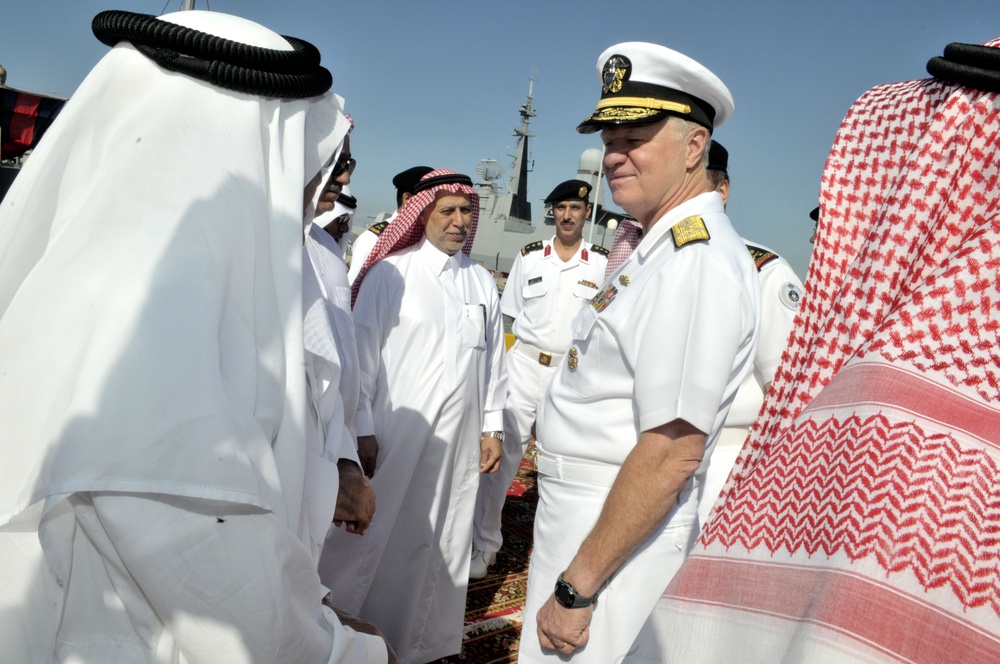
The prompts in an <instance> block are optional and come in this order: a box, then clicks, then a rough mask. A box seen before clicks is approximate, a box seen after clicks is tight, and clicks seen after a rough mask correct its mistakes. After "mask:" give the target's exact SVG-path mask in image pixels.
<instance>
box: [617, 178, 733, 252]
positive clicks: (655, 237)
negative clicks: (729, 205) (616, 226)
mask: <svg viewBox="0 0 1000 664" xmlns="http://www.w3.org/2000/svg"><path fill="white" fill-rule="evenodd" d="M725 211H726V208H725V206H724V205H723V204H722V196H720V195H719V193H718V192H716V191H708V192H705V193H704V194H698V195H697V196H695V197H694V198H691V199H688V200H686V201H684V202H683V203H681V204H680V205H678V206H677V207H675V208H671V209H670V210H668V211H667V213H666V214H665V215H663V216H662V217H660V218H659V220H657V222H656V223H655V224H653V228H652V230H650V231H649V232H648V233H644V234H643V236H642V241H641V242H640V243H639V246H638V247H636V252H637V253H638V255H639V256H640V257H641V258H645V257H646V256H647V255H648V254H649V252H650V251H652V250H653V247H655V246H657V245H659V244H660V241H661V240H662V239H663V237H664V236H666V235H667V234H668V233H669V232H670V229H671V228H673V226H674V224H676V223H677V222H678V221H680V220H682V219H686V218H688V217H690V216H693V215H701V214H709V213H713V212H718V213H723V214H724V213H725Z"/></svg>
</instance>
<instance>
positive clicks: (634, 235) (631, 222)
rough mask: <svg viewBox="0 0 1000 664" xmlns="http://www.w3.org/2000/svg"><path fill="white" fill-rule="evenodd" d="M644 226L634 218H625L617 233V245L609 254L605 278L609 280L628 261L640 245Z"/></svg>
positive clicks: (612, 246)
mask: <svg viewBox="0 0 1000 664" xmlns="http://www.w3.org/2000/svg"><path fill="white" fill-rule="evenodd" d="M641 231H642V226H641V225H640V224H639V222H638V221H636V220H635V219H633V218H632V217H625V218H624V219H622V220H621V223H619V224H618V230H617V231H615V243H614V244H613V245H611V253H610V254H608V265H607V267H606V268H604V278H605V279H607V278H608V277H610V276H611V275H612V274H614V273H615V270H617V269H618V268H619V267H621V265H622V263H624V262H625V261H626V260H628V257H629V256H631V255H632V252H633V251H634V250H635V248H636V246H638V244H639V233H640V232H641Z"/></svg>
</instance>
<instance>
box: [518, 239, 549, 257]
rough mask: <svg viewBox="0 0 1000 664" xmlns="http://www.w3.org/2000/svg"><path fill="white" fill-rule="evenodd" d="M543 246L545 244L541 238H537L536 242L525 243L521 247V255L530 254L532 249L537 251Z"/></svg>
mask: <svg viewBox="0 0 1000 664" xmlns="http://www.w3.org/2000/svg"><path fill="white" fill-rule="evenodd" d="M543 246H545V243H544V242H542V241H541V240H538V241H536V242H532V243H531V244H526V245H524V247H523V248H522V249H521V255H522V256H526V255H528V254H530V253H531V252H532V251H538V250H539V249H541V248H542V247H543Z"/></svg>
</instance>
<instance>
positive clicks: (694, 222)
mask: <svg viewBox="0 0 1000 664" xmlns="http://www.w3.org/2000/svg"><path fill="white" fill-rule="evenodd" d="M670 232H671V233H672V234H673V236H674V244H675V245H677V248H678V249H680V248H681V247H683V246H684V245H685V244H688V243H689V242H697V241H698V240H711V239H712V236H711V235H709V234H708V228H707V227H706V226H705V221H704V220H703V219H702V218H701V217H688V218H686V219H681V220H680V221H678V222H677V223H676V224H674V225H673V227H671V229H670Z"/></svg>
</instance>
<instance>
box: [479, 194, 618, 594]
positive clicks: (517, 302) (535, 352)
mask: <svg viewBox="0 0 1000 664" xmlns="http://www.w3.org/2000/svg"><path fill="white" fill-rule="evenodd" d="M590 189H591V186H590V184H589V183H587V182H584V181H583V180H567V181H566V182H562V183H560V184H558V185H556V187H555V189H553V190H552V193H550V194H549V195H548V196H547V197H546V198H545V204H546V205H551V206H552V217H553V219H554V220H555V226H556V234H555V235H554V236H552V238H551V239H548V240H544V241H543V240H539V241H537V242H532V243H531V244H528V245H526V246H525V247H524V248H523V249H521V253H520V254H518V255H517V256H515V257H514V265H513V266H512V267H511V270H510V276H508V277H507V285H506V286H505V287H504V291H503V297H502V298H501V300H500V307H501V310H502V311H503V314H504V316H509V317H511V318H513V319H514V323H513V326H512V328H511V331H512V332H513V333H514V335H515V336H516V337H517V341H515V342H514V345H513V346H511V348H510V352H508V353H507V376H508V379H507V403H506V406H505V407H504V434H505V435H506V438H505V439H504V461H503V466H502V467H501V468H500V472H498V473H496V474H495V475H489V476H484V477H483V478H482V480H480V482H479V496H478V498H477V501H476V521H475V529H474V531H473V539H472V564H471V565H470V567H469V578H471V579H481V578H483V577H484V576H486V573H487V572H488V571H489V567H490V565H492V564H493V563H494V561H495V560H496V555H497V552H498V551H499V550H500V546H501V544H502V543H503V537H502V536H501V534H500V515H501V512H502V511H503V504H504V500H505V499H506V497H507V489H508V488H509V487H510V483H511V481H513V479H514V475H516V474H517V468H518V466H519V465H520V463H521V458H522V457H523V456H524V451H525V449H526V448H527V446H528V439H529V438H530V437H531V427H532V425H533V424H534V423H535V412H536V411H537V409H538V402H539V400H540V399H541V398H542V395H543V394H545V390H546V388H548V386H549V383H550V382H551V381H552V376H553V375H554V374H555V370H556V366H557V365H558V364H559V360H561V359H562V356H563V353H565V352H566V350H567V349H568V348H569V346H570V344H571V343H572V341H573V334H572V327H571V324H572V321H573V317H574V316H576V314H577V313H579V312H580V310H581V309H582V308H584V307H585V306H587V304H588V303H589V302H590V299H591V298H592V297H594V295H596V294H597V288H598V286H599V285H600V284H601V282H602V281H604V269H605V266H606V265H607V261H608V250H607V249H605V248H604V247H602V246H600V245H596V244H591V243H590V242H586V241H584V239H583V227H584V225H585V224H586V223H587V219H589V218H590V213H591V211H592V209H593V208H592V207H591V204H590Z"/></svg>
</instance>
